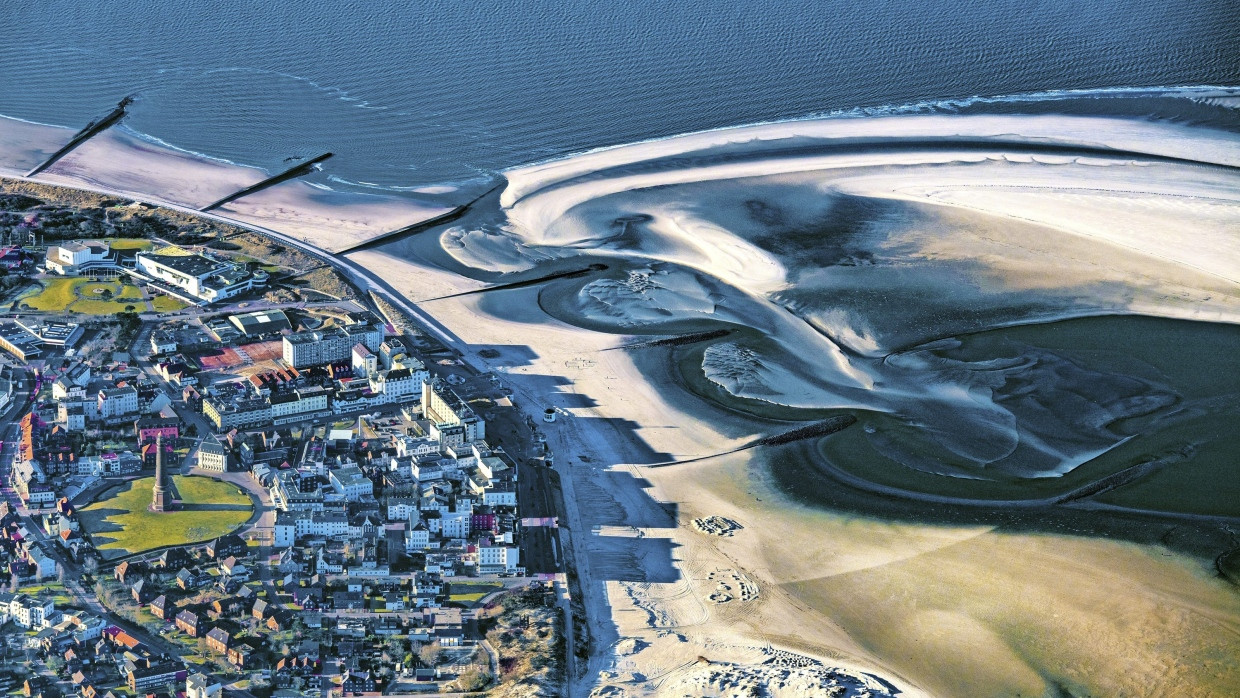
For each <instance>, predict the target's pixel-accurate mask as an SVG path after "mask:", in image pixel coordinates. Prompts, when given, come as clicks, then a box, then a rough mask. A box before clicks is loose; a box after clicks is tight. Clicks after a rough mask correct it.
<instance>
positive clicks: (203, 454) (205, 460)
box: [198, 434, 228, 473]
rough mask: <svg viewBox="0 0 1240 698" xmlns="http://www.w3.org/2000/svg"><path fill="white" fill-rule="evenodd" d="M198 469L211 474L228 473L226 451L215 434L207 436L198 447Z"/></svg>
mask: <svg viewBox="0 0 1240 698" xmlns="http://www.w3.org/2000/svg"><path fill="white" fill-rule="evenodd" d="M198 467H199V468H202V469H203V470H210V471H211V472H216V473H224V472H228V451H226V450H224V444H222V443H220V440H219V438H217V437H216V436H215V434H207V435H206V436H205V437H203V439H202V443H201V444H199V446H198Z"/></svg>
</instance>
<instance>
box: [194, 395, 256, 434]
mask: <svg viewBox="0 0 1240 698" xmlns="http://www.w3.org/2000/svg"><path fill="white" fill-rule="evenodd" d="M202 413H203V414H204V415H205V416H206V417H207V419H209V420H211V423H212V424H214V425H215V429H216V431H221V432H223V431H228V430H230V429H248V428H251V427H259V426H270V425H271V403H270V402H268V401H267V400H266V399H265V398H261V397H258V398H256V397H247V398H236V397H221V396H216V395H210V396H207V397H205V398H203V400H202Z"/></svg>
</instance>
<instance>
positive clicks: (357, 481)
mask: <svg viewBox="0 0 1240 698" xmlns="http://www.w3.org/2000/svg"><path fill="white" fill-rule="evenodd" d="M327 479H328V481H329V482H330V483H331V486H332V489H333V490H335V491H336V493H337V494H340V495H344V498H345V499H348V500H349V501H354V502H355V501H357V500H359V499H362V498H363V497H369V496H371V495H372V494H374V491H375V483H374V482H372V481H371V479H370V478H368V477H366V475H365V474H363V473H362V469H361V468H359V467H357V466H356V465H345V466H341V467H339V468H336V469H335V470H331V471H328V473H327Z"/></svg>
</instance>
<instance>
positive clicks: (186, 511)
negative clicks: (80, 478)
mask: <svg viewBox="0 0 1240 698" xmlns="http://www.w3.org/2000/svg"><path fill="white" fill-rule="evenodd" d="M154 484H155V478H153V477H147V478H142V479H139V480H134V481H133V482H131V483H127V484H125V485H121V486H120V487H119V488H118V489H112V490H108V491H107V492H105V493H104V496H103V497H102V498H101V499H100V500H99V501H97V502H95V503H93V504H91V505H90V506H87V507H85V508H83V509H81V510H80V512H79V516H80V517H81V520H82V526H83V528H84V529H85V530H86V532H87V533H89V534H90V536H91V539H92V540H93V541H94V544H95V547H96V548H97V549H98V550H99V552H101V553H102V554H103V555H104V556H105V557H116V556H120V555H125V554H128V553H136V552H141V551H143V550H150V549H153V548H161V547H164V546H168V545H184V544H189V543H200V542H203V541H208V540H211V539H213V538H217V537H219V536H222V535H224V534H226V533H229V532H231V531H234V530H236V529H237V528H238V527H240V526H241V525H242V524H244V523H245V522H246V521H247V520H249V518H250V515H251V513H253V511H254V506H253V503H252V502H251V501H250V498H249V496H248V495H246V494H245V493H244V492H242V491H241V490H239V489H237V487H236V485H232V484H229V483H226V482H220V481H219V480H214V479H211V478H207V477H196V476H181V475H177V476H174V477H173V487H174V489H175V491H176V495H175V498H176V500H177V501H178V507H177V509H176V510H174V511H168V512H163V513H156V512H153V511H150V509H149V508H148V507H149V506H150V504H151V489H152V487H153V486H154Z"/></svg>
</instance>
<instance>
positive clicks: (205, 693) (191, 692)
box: [185, 674, 224, 698]
mask: <svg viewBox="0 0 1240 698" xmlns="http://www.w3.org/2000/svg"><path fill="white" fill-rule="evenodd" d="M223 691H224V684H222V683H220V682H219V681H216V680H215V679H214V678H212V677H210V676H207V675H206V674H191V675H190V677H189V678H187V679H185V698H220V696H222V695H223Z"/></svg>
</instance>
